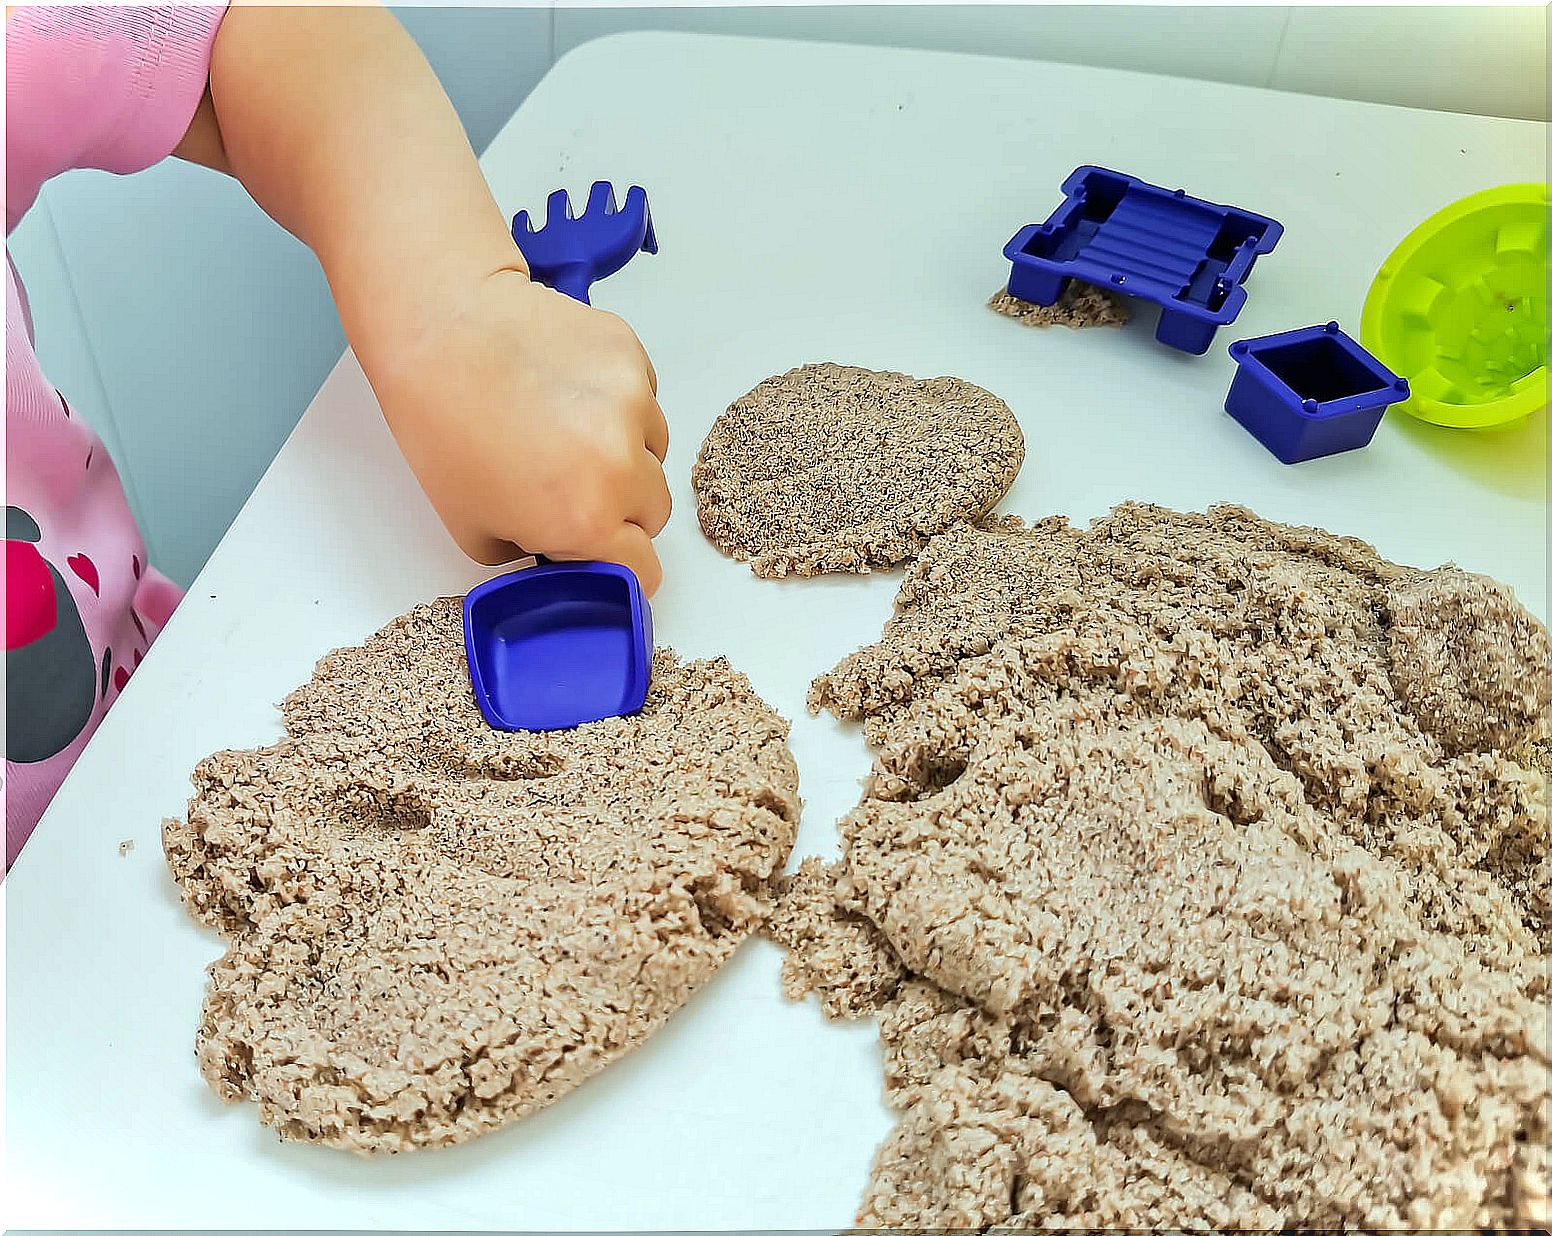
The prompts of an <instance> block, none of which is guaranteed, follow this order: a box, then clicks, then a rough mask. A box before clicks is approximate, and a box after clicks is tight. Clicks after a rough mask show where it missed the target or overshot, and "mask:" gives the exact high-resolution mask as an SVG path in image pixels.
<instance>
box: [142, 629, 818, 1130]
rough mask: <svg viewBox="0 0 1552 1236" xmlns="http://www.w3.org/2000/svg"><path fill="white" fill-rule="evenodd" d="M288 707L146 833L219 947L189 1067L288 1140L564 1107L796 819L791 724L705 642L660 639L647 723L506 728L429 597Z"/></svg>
mask: <svg viewBox="0 0 1552 1236" xmlns="http://www.w3.org/2000/svg"><path fill="white" fill-rule="evenodd" d="M283 711H284V719H285V726H286V737H285V738H284V739H283V740H282V741H280V742H279V743H277V744H276V745H275V746H273V747H268V748H264V749H261V750H256V751H226V752H222V753H220V754H217V755H213V756H211V757H210V758H208V759H206V760H205V761H203V762H202V763H201V764H200V765H199V767H198V769H197V770H196V771H195V774H194V783H195V794H194V797H193V799H192V801H191V802H190V804H189V812H188V820H187V822H183V821H177V820H172V821H168V823H167V824H166V826H165V828H164V833H163V844H164V849H165V851H166V855H167V860H168V862H169V864H170V865H171V868H172V872H173V875H174V876H175V877H176V880H177V883H178V887H179V889H180V891H181V894H182V897H183V901H184V903H185V905H186V906H187V907H188V908H189V910H190V911H191V912H192V913H193V915H194V916H195V917H196V918H197V919H199V920H200V921H201V922H203V923H207V924H209V925H211V926H213V927H215V928H217V929H219V931H220V932H221V934H222V935H223V937H224V938H225V939H226V941H227V943H228V945H229V948H228V950H227V952H226V955H225V956H224V957H222V958H221V959H220V960H219V961H218V962H216V963H215V964H214V965H213V966H212V967H211V970H210V982H209V987H208V990H207V994H206V1000H205V1008H204V1014H203V1018H202V1020H201V1023H200V1027H199V1032H198V1037H197V1052H198V1059H199V1065H200V1069H201V1071H202V1072H203V1073H204V1075H205V1078H206V1080H207V1081H208V1082H209V1083H210V1085H211V1086H212V1087H213V1088H214V1089H215V1090H216V1091H217V1092H218V1093H219V1094H221V1095H222V1096H223V1097H225V1098H227V1099H231V1100H238V1099H251V1100H254V1101H255V1102H257V1104H258V1109H259V1116H260V1118H261V1120H262V1121H263V1122H264V1123H265V1124H269V1125H273V1126H275V1127H276V1128H277V1129H278V1130H279V1131H280V1134H281V1135H282V1136H283V1137H287V1138H296V1139H302V1140H307V1141H313V1142H322V1143H327V1144H329V1145H333V1146H339V1147H344V1148H347V1149H350V1150H354V1151H359V1152H367V1153H371V1152H393V1151H400V1150H408V1149H412V1148H417V1147H424V1146H435V1145H443V1144H447V1143H452V1142H458V1141H463V1140H466V1139H468V1138H470V1137H473V1136H475V1135H477V1134H480V1133H483V1132H486V1131H488V1130H490V1129H494V1128H496V1127H498V1126H500V1125H502V1124H506V1123H508V1122H510V1121H513V1120H516V1119H518V1118H519V1117H522V1116H524V1115H527V1114H529V1113H531V1112H533V1111H536V1110H537V1109H539V1108H541V1107H544V1106H545V1105H547V1104H549V1103H552V1102H554V1101H555V1100H556V1099H557V1098H559V1097H560V1096H561V1095H563V1094H565V1093H566V1092H567V1091H568V1090H570V1089H571V1088H573V1087H574V1086H576V1085H577V1084H578V1083H580V1082H582V1081H583V1080H585V1079H586V1078H587V1077H589V1076H590V1075H592V1074H594V1073H596V1072H598V1071H599V1070H600V1069H602V1068H603V1067H604V1066H605V1065H607V1064H608V1063H609V1062H610V1061H611V1060H614V1059H615V1058H617V1057H618V1056H620V1055H622V1054H623V1053H625V1052H627V1051H629V1050H630V1049H631V1048H633V1047H635V1046H636V1045H637V1044H639V1043H641V1042H642V1041H643V1040H644V1039H645V1038H646V1037H647V1036H648V1035H650V1034H651V1033H652V1032H653V1031H654V1030H655V1029H656V1028H657V1027H658V1026H660V1025H662V1024H663V1022H664V1020H665V1019H667V1018H668V1017H669V1016H670V1015H671V1014H672V1013H673V1012H674V1010H675V1009H677V1008H678V1007H679V1006H680V1005H682V1004H683V1003H684V1002H685V1000H686V999H688V998H689V997H690V995H691V994H692V993H693V992H694V991H695V990H696V989H697V988H698V987H700V986H701V984H703V983H704V982H705V981H706V980H707V979H708V978H709V977H710V976H711V974H712V973H713V972H714V971H715V970H716V969H717V968H718V967H719V966H720V965H722V963H723V962H725V961H726V960H727V959H728V958H729V956H731V955H732V953H733V951H734V950H735V949H736V948H737V947H738V945H739V943H740V942H741V941H742V940H743V939H744V938H745V937H746V936H747V935H748V934H749V933H750V932H751V930H753V929H754V927H755V926H756V925H757V923H758V922H759V920H760V919H761V918H762V917H763V915H764V914H765V912H766V910H767V908H768V883H767V882H768V881H769V880H770V878H771V877H772V876H773V875H775V874H776V873H778V872H780V870H781V869H782V866H783V864H784V863H785V861H786V858H787V855H788V852H789V851H790V849H791V846H792V841H793V837H794V834H795V831H796V825H797V819H798V814H799V802H798V798H797V769H796V766H795V764H794V763H793V760H792V756H791V753H790V752H789V751H788V749H787V743H786V735H787V724H786V722H785V721H783V720H782V719H781V718H780V717H779V716H777V714H776V713H775V712H773V711H772V710H771V709H770V708H769V707H767V706H766V705H765V704H764V703H763V702H762V701H761V700H760V699H759V698H758V697H757V696H755V694H754V693H753V691H752V690H751V689H750V687H749V684H748V682H747V681H746V680H745V679H744V677H743V676H742V675H740V674H738V673H736V672H735V671H734V670H733V669H732V668H730V667H729V665H728V664H727V662H726V661H725V660H721V659H718V660H715V661H696V662H688V663H685V662H681V661H679V660H678V659H677V658H676V657H675V656H674V654H673V653H672V652H669V651H666V650H659V651H658V653H657V654H656V660H655V662H654V665H653V673H652V687H651V692H650V694H649V696H648V698H647V703H646V706H645V708H644V709H643V710H642V712H641V713H640V714H639V715H637V716H635V717H630V718H623V719H611V720H606V721H600V722H597V723H594V724H592V725H588V726H584V727H582V728H580V729H577V730H573V731H569V732H559V733H550V734H508V733H500V732H497V731H494V730H491V729H489V728H487V727H486V725H485V723H484V722H483V720H482V719H481V718H480V715H479V713H478V712H477V710H476V708H475V705H474V700H473V696H472V693H471V691H470V687H469V682H468V675H467V670H466V667H465V663H464V653H463V639H462V631H461V627H460V606H459V602H458V600H456V599H444V600H441V601H437V602H435V603H433V604H430V605H424V606H420V607H417V608H416V609H414V610H413V611H411V612H410V613H408V614H406V615H404V616H403V617H401V618H398V619H396V620H395V621H393V622H392V623H390V624H388V626H386V627H384V628H383V629H382V630H381V631H379V632H378V633H377V634H376V635H374V636H373V637H372V638H371V639H369V640H368V641H367V642H366V643H365V645H363V646H361V647H357V648H345V649H340V650H338V651H336V652H333V653H331V654H329V655H328V656H326V657H324V658H323V660H322V661H320V662H319V664H318V667H317V670H316V672H315V674H314V676H313V678H312V681H311V682H309V683H307V684H306V685H305V686H303V687H301V688H300V689H299V690H298V691H296V692H295V693H293V694H292V695H291V696H290V698H289V699H287V700H286V702H285V704H284V710H283Z"/></svg>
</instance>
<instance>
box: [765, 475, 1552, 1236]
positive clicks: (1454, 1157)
mask: <svg viewBox="0 0 1552 1236" xmlns="http://www.w3.org/2000/svg"><path fill="white" fill-rule="evenodd" d="M898 604H899V608H898V611H897V614H896V616H895V617H894V619H893V620H892V621H891V622H890V623H889V625H888V627H887V628H886V630H885V632H884V637H883V639H882V640H881V641H880V642H879V643H878V644H876V645H874V646H872V647H869V648H864V649H862V650H861V651H860V652H857V653H855V654H853V655H852V656H850V657H848V658H847V659H846V660H845V661H843V662H842V663H841V664H840V665H839V666H838V667H837V668H836V669H835V670H834V671H832V672H831V673H830V674H827V675H825V676H823V677H821V678H820V679H819V680H818V681H817V682H816V683H815V685H814V690H813V694H812V697H811V702H812V704H813V705H815V706H816V707H817V706H821V705H822V706H825V707H828V708H830V709H832V710H834V711H835V712H837V713H838V714H840V715H842V716H845V717H854V718H862V719H864V720H865V723H866V728H867V733H868V736H869V738H870V740H871V741H872V743H873V744H874V746H875V747H876V748H877V763H876V765H875V772H874V776H873V777H872V779H871V781H870V785H869V789H868V791H867V793H866V794H865V797H864V799H863V801H862V802H861V804H860V805H859V806H858V807H857V808H856V809H855V810H854V811H852V812H851V813H850V814H849V815H848V816H847V817H846V819H845V820H843V821H842V825H841V832H842V842H843V851H842V856H841V858H840V860H839V862H838V863H836V864H835V865H833V866H832V867H828V868H827V867H824V866H822V865H820V864H819V863H818V862H817V861H815V860H810V861H808V862H807V863H805V864H804V865H803V867H802V868H801V869H800V871H799V872H798V874H797V875H796V876H795V877H793V878H791V879H790V880H789V881H788V882H787V885H786V891H785V893H784V895H783V896H781V897H780V898H778V903H777V907H776V910H775V912H774V913H773V915H772V916H771V918H770V919H769V921H768V924H767V928H766V930H767V931H768V932H769V933H770V934H771V935H772V936H773V937H774V938H776V939H777V940H778V941H780V942H782V943H783V944H785V945H786V946H787V947H788V948H789V949H791V950H792V952H791V953H790V954H789V957H788V959H787V963H786V967H785V970H784V981H785V985H786V987H787V990H788V992H789V994H792V995H794V996H800V995H802V994H803V993H805V992H808V991H814V992H817V993H818V994H819V995H820V998H821V999H822V1001H823V1003H824V1005H825V1008H826V1010H827V1011H828V1012H829V1013H830V1014H831V1015H834V1016H858V1015H862V1014H866V1013H868V1012H876V1013H877V1015H878V1017H879V1021H880V1032H881V1037H882V1040H883V1046H884V1054H885V1088H886V1096H887V1098H888V1100H889V1102H890V1103H891V1104H892V1105H893V1106H894V1107H895V1108H896V1109H897V1110H898V1111H899V1113H900V1120H899V1123H898V1125H897V1126H896V1127H895V1129H894V1131H893V1132H892V1133H891V1134H890V1136H889V1138H888V1139H887V1141H886V1142H885V1144H884V1145H883V1147H881V1149H880V1151H879V1154H878V1157H877V1160H876V1162H875V1164H874V1170H873V1176H872V1180H871V1181H870V1182H869V1184H868V1187H867V1190H866V1194H865V1197H864V1201H863V1205H862V1208H861V1213H860V1216H859V1222H860V1223H862V1224H864V1225H883V1226H890V1227H899V1228H916V1229H923V1228H938V1227H949V1226H971V1227H985V1226H990V1225H1001V1224H1007V1225H1010V1226H1055V1227H1152V1228H1157V1227H1167V1228H1173V1227H1199V1226H1215V1227H1219V1226H1221V1227H1239V1228H1259V1229H1272V1228H1279V1227H1282V1226H1285V1225H1286V1226H1296V1227H1304V1226H1319V1227H1326V1226H1330V1227H1336V1226H1339V1225H1348V1226H1357V1227H1375V1228H1394V1227H1407V1228H1413V1229H1419V1228H1454V1227H1459V1228H1466V1227H1476V1226H1495V1225H1503V1226H1511V1227H1534V1226H1543V1227H1544V1226H1545V1225H1546V1224H1547V1222H1548V1219H1549V1213H1548V1201H1547V1185H1548V1177H1549V1170H1552V1160H1549V1153H1548V1127H1547V1122H1548V1115H1549V1111H1552V1070H1549V1067H1548V1035H1549V1026H1548V997H1549V991H1548V985H1549V974H1548V946H1549V938H1548V933H1549V927H1552V913H1549V911H1552V906H1549V896H1548V891H1549V881H1552V868H1549V861H1548V836H1547V804H1546V784H1545V776H1544V773H1545V770H1546V768H1547V766H1548V753H1549V747H1548V745H1547V725H1548V707H1549V701H1552V644H1549V642H1548V637H1547V632H1546V630H1545V628H1544V627H1543V626H1542V625H1541V624H1540V623H1539V622H1537V621H1535V619H1534V618H1532V617H1531V616H1530V615H1529V614H1528V613H1526V612H1525V610H1524V609H1522V608H1521V607H1520V606H1519V605H1518V604H1517V603H1516V602H1515V601H1514V599H1513V597H1512V596H1511V594H1510V593H1509V592H1508V590H1507V589H1504V588H1503V587H1501V586H1500V585H1498V584H1496V583H1494V582H1493V581H1491V580H1488V579H1484V578H1482V577H1480V576H1475V575H1470V574H1467V573H1465V572H1463V571H1460V570H1457V569H1455V568H1453V567H1444V568H1440V569H1438V570H1434V571H1416V570H1412V569H1410V568H1406V567H1400V566H1396V565H1394V564H1392V563H1389V562H1386V561H1384V560H1383V559H1381V558H1380V557H1379V556H1378V555H1377V554H1375V553H1374V551H1373V550H1372V549H1371V548H1369V547H1368V546H1367V545H1364V544H1362V543H1361V542H1357V541H1352V540H1347V539H1343V538H1339V537H1335V536H1331V535H1329V534H1326V533H1323V532H1319V531H1315V530H1311V529H1299V528H1287V527H1281V526H1279V525H1275V524H1270V523H1267V522H1265V521H1262V520H1260V519H1258V518H1256V517H1255V516H1254V515H1252V514H1250V513H1249V512H1248V511H1245V510H1243V509H1239V508H1231V507H1222V508H1215V509H1214V510H1212V511H1210V512H1208V513H1207V514H1205V515H1182V514H1177V513H1175V512H1171V511H1166V510H1162V509H1160V508H1156V507H1146V506H1137V505H1128V506H1122V507H1119V508H1117V509H1116V510H1115V511H1114V512H1113V513H1112V514H1111V515H1110V516H1109V517H1107V518H1105V519H1103V520H1100V521H1098V522H1096V524H1095V525H1094V526H1093V527H1092V528H1091V529H1090V530H1089V531H1087V532H1084V531H1079V530H1077V529H1074V528H1072V527H1070V526H1069V525H1068V524H1067V523H1066V522H1065V521H1063V520H1060V519H1052V520H1046V521H1043V522H1041V523H1038V524H1035V525H1033V526H1030V527H1025V526H1023V525H1021V524H1020V523H1018V521H1013V520H1008V521H999V522H997V523H995V524H993V525H990V526H988V527H985V528H971V527H961V528H957V529H954V530H952V531H950V532H947V533H945V534H944V535H943V536H941V537H939V538H937V539H936V540H934V542H933V543H932V545H931V546H929V547H928V549H927V550H926V551H925V552H924V553H923V554H922V556H921V558H920V559H919V561H918V562H917V564H916V565H915V567H914V568H913V570H912V572H911V574H910V575H909V577H908V578H907V580H906V582H905V584H904V586H903V587H902V589H901V592H900V597H899V603H898Z"/></svg>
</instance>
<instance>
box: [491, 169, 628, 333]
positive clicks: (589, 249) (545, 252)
mask: <svg viewBox="0 0 1552 1236" xmlns="http://www.w3.org/2000/svg"><path fill="white" fill-rule="evenodd" d="M512 239H513V240H515V241H516V242H517V247H518V248H519V249H521V250H522V251H523V256H524V257H525V258H526V259H527V260H528V267H529V272H530V274H531V276H532V277H533V279H534V280H535V281H536V282H538V283H542V284H544V285H545V286H546V287H552V288H554V289H555V290H556V291H557V292H564V293H565V294H566V295H567V296H570V297H572V298H573V299H575V300H579V301H581V302H582V303H583V304H584V305H586V304H590V303H591V302H590V301H589V300H588V298H587V291H588V289H589V288H590V287H592V285H593V284H594V283H596V282H597V281H598V280H600V279H607V278H608V277H609V276H610V275H612V274H614V272H615V271H617V270H619V269H620V268H621V267H622V266H624V265H625V264H626V263H627V262H629V261H630V260H631V258H633V257H635V256H636V254H638V253H656V252H657V236H656V235H655V234H654V232H653V231H652V212H651V211H650V210H649V209H648V208H647V191H646V190H645V189H643V188H642V187H641V186H640V185H632V186H631V187H630V190H629V191H628V192H627V193H626V194H625V204H624V205H623V206H618V207H617V206H616V205H615V202H614V186H613V185H612V184H610V183H609V182H608V181H607V180H600V181H597V182H596V183H595V184H594V185H593V188H592V191H591V192H590V193H588V195H587V205H586V206H584V207H583V208H582V213H581V214H580V215H573V214H572V213H571V198H570V196H569V195H568V194H567V192H566V190H564V189H556V190H555V192H554V193H552V194H550V197H549V200H548V201H547V202H546V203H545V208H544V226H543V227H539V228H535V227H534V225H533V222H532V220H530V219H529V217H528V212H527V211H526V210H520V211H518V212H517V216H516V217H515V218H514V219H513V220H512Z"/></svg>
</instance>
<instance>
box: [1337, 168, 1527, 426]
mask: <svg viewBox="0 0 1552 1236" xmlns="http://www.w3.org/2000/svg"><path fill="white" fill-rule="evenodd" d="M1360 334H1361V338H1362V340H1363V345H1364V347H1366V348H1368V349H1369V351H1371V352H1372V353H1374V355H1375V356H1376V357H1377V358H1378V359H1379V360H1381V361H1382V362H1383V363H1384V364H1386V365H1387V366H1389V367H1390V368H1391V369H1393V370H1394V371H1395V372H1396V373H1398V374H1401V375H1402V376H1403V377H1405V378H1406V379H1407V381H1408V382H1409V383H1410V384H1411V387H1412V395H1411V398H1410V399H1408V400H1407V401H1406V402H1405V403H1402V404H1399V405H1397V406H1398V407H1400V408H1401V409H1402V410H1403V411H1406V412H1409V413H1411V414H1412V415H1413V416H1415V417H1418V418H1419V419H1421V420H1425V421H1431V422H1433V423H1434V424H1435V425H1450V426H1454V427H1456V428H1461V429H1485V428H1487V427H1488V426H1491V425H1506V424H1508V423H1509V422H1511V421H1518V420H1522V419H1523V418H1525V417H1527V416H1529V415H1530V414H1531V413H1532V412H1535V411H1537V410H1538V409H1540V408H1544V407H1546V403H1547V186H1546V185H1543V184H1525V185H1504V186H1502V187H1500V188H1496V189H1488V190H1486V191H1484V192H1482V193H1474V194H1472V195H1471V196H1470V197H1466V198H1462V199H1461V200H1460V201H1458V202H1455V203H1454V204H1453V205H1450V206H1446V207H1445V208H1444V209H1443V210H1441V211H1439V213H1438V214H1436V215H1433V216H1432V217H1431V218H1428V219H1426V220H1424V221H1423V222H1422V223H1420V224H1419V225H1418V226H1417V227H1416V228H1414V229H1413V231H1412V233H1411V235H1409V236H1408V237H1407V238H1406V239H1405V240H1403V241H1402V242H1401V243H1400V244H1399V245H1398V246H1397V247H1396V250H1395V252H1394V253H1392V254H1391V255H1390V257H1389V258H1387V259H1386V261H1385V265H1384V266H1382V267H1381V268H1380V273H1379V274H1378V275H1376V276H1375V279H1374V284H1373V286H1371V287H1370V288H1369V296H1368V299H1367V300H1366V301H1365V302H1364V306H1363V323H1362V327H1361V329H1360Z"/></svg>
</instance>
